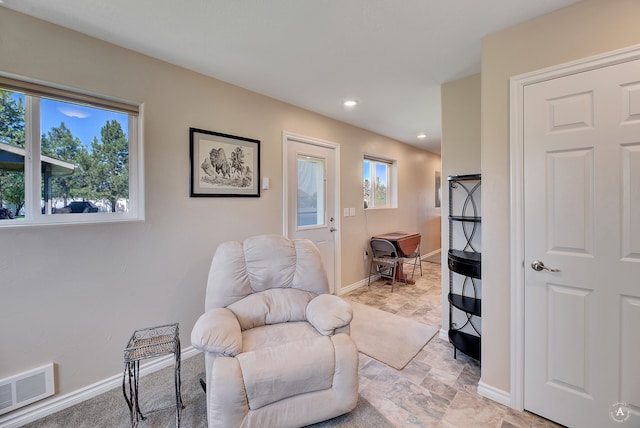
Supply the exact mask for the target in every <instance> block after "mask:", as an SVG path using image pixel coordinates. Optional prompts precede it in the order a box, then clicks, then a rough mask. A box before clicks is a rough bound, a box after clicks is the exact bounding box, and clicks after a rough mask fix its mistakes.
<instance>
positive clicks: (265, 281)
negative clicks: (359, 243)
mask: <svg viewBox="0 0 640 428" xmlns="http://www.w3.org/2000/svg"><path fill="white" fill-rule="evenodd" d="M275 289H294V290H300V291H301V292H307V293H310V295H318V294H325V293H329V282H328V280H327V274H326V271H325V269H324V265H323V263H322V258H321V257H320V252H319V251H318V249H317V248H316V246H315V245H314V244H313V243H312V242H311V241H308V240H298V239H295V240H291V239H288V238H285V237H283V236H280V235H260V236H254V237H251V238H247V239H246V240H244V241H243V242H237V241H230V242H225V243H223V244H220V245H219V246H218V248H217V249H216V252H215V254H214V256H213V260H212V262H211V268H210V270H209V279H208V282H207V293H206V299H205V310H206V311H209V310H211V309H214V308H224V307H227V306H229V305H232V304H233V303H235V302H238V301H240V300H242V299H244V298H245V297H247V296H249V295H251V294H254V293H261V292H264V291H267V290H275ZM273 293H274V292H269V293H266V294H267V295H270V298H271V297H273ZM276 293H277V292H276ZM294 293H295V292H294ZM286 294H290V293H286ZM295 294H299V293H295ZM252 306H253V305H252Z"/></svg>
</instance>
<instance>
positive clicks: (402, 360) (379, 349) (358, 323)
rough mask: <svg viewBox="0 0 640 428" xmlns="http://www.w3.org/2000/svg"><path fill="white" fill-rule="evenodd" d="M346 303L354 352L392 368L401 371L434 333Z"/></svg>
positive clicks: (374, 310)
mask: <svg viewBox="0 0 640 428" xmlns="http://www.w3.org/2000/svg"><path fill="white" fill-rule="evenodd" d="M350 304H351V306H352V307H353V321H351V337H352V338H353V340H354V341H355V342H356V345H357V346H358V351H360V352H362V353H363V354H366V355H368V356H370V357H371V358H375V359H376V360H378V361H380V362H383V363H385V364H386V365H388V366H391V367H393V368H394V369H398V370H402V369H403V368H404V366H406V365H407V363H408V362H409V361H411V360H412V359H413V357H415V356H416V354H417V353H418V352H420V350H421V349H422V348H423V347H424V345H426V344H427V343H428V342H429V340H431V338H432V337H433V336H434V335H435V334H436V333H437V331H438V329H437V328H436V327H433V326H430V325H427V324H422V323H419V322H417V321H413V320H410V319H407V318H402V317H400V316H398V315H394V314H391V313H389V312H385V311H381V310H379V309H376V308H372V307H371V306H366V305H363V304H360V303H356V302H350Z"/></svg>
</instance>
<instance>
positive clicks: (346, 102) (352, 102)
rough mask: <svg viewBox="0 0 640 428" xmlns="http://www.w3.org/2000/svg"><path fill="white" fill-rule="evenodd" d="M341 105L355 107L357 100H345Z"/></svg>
mask: <svg viewBox="0 0 640 428" xmlns="http://www.w3.org/2000/svg"><path fill="white" fill-rule="evenodd" d="M342 105H343V106H345V107H355V106H357V105H358V100H346V101H345V102H343V103H342Z"/></svg>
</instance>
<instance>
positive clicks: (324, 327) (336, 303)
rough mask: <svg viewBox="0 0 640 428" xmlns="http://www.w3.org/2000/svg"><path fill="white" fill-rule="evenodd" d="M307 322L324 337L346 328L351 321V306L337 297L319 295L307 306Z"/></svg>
mask: <svg viewBox="0 0 640 428" xmlns="http://www.w3.org/2000/svg"><path fill="white" fill-rule="evenodd" d="M306 315H307V321H309V323H310V324H311V325H312V326H314V327H315V328H316V330H318V331H319V332H320V333H321V334H323V335H324V336H331V335H332V334H334V333H335V331H336V329H340V328H342V327H345V326H348V325H349V323H351V320H352V319H353V309H352V308H351V305H350V304H349V303H347V302H346V301H344V300H343V299H341V298H340V297H338V296H334V295H332V294H320V295H319V296H316V297H314V298H313V299H312V300H311V301H310V302H309V304H308V305H307V312H306Z"/></svg>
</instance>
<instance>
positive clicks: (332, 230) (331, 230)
mask: <svg viewBox="0 0 640 428" xmlns="http://www.w3.org/2000/svg"><path fill="white" fill-rule="evenodd" d="M336 230H338V229H336V228H335V227H331V228H329V232H335V231H336Z"/></svg>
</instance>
